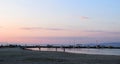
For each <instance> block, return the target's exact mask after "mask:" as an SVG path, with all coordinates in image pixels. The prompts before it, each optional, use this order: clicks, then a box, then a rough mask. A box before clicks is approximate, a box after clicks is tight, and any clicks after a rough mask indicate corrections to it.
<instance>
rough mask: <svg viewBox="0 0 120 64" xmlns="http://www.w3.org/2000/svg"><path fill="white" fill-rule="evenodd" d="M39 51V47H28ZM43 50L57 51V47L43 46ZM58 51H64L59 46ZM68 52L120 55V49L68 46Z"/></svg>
mask: <svg viewBox="0 0 120 64" xmlns="http://www.w3.org/2000/svg"><path fill="white" fill-rule="evenodd" d="M28 49H31V50H35V51H39V48H28ZM41 51H56V48H41ZM57 51H59V52H63V49H62V48H57ZM65 51H66V52H70V53H84V54H100V55H120V49H89V48H70V49H68V48H66V49H65Z"/></svg>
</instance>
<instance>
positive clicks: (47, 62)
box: [0, 48, 120, 64]
mask: <svg viewBox="0 0 120 64" xmlns="http://www.w3.org/2000/svg"><path fill="white" fill-rule="evenodd" d="M119 60H120V56H116V55H96V54H76V53H68V52H55V51H52V52H51V51H33V50H22V49H20V48H2V49H0V64H120V61H119Z"/></svg>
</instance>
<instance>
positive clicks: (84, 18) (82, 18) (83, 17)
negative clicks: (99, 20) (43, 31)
mask: <svg viewBox="0 0 120 64" xmlns="http://www.w3.org/2000/svg"><path fill="white" fill-rule="evenodd" d="M80 19H81V20H86V19H89V17H86V16H81V17H80Z"/></svg>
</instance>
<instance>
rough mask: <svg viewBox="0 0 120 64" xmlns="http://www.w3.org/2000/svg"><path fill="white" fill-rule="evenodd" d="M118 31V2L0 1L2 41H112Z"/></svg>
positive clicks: (76, 0)
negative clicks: (6, 39)
mask: <svg viewBox="0 0 120 64" xmlns="http://www.w3.org/2000/svg"><path fill="white" fill-rule="evenodd" d="M119 28H120V0H0V30H1V31H2V32H1V34H0V35H2V36H3V37H5V38H6V37H33V38H34V37H92V36H93V37H95V38H97V37H102V38H103V39H104V37H112V38H113V40H114V39H115V38H119V37H120V29H119ZM8 32H9V33H8ZM14 33H15V35H11V34H14ZM103 35H104V36H103ZM115 40H116V39H115Z"/></svg>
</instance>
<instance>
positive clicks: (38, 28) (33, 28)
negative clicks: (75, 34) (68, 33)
mask: <svg viewBox="0 0 120 64" xmlns="http://www.w3.org/2000/svg"><path fill="white" fill-rule="evenodd" d="M21 29H23V30H53V31H57V30H67V29H63V28H42V27H23V28H21Z"/></svg>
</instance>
